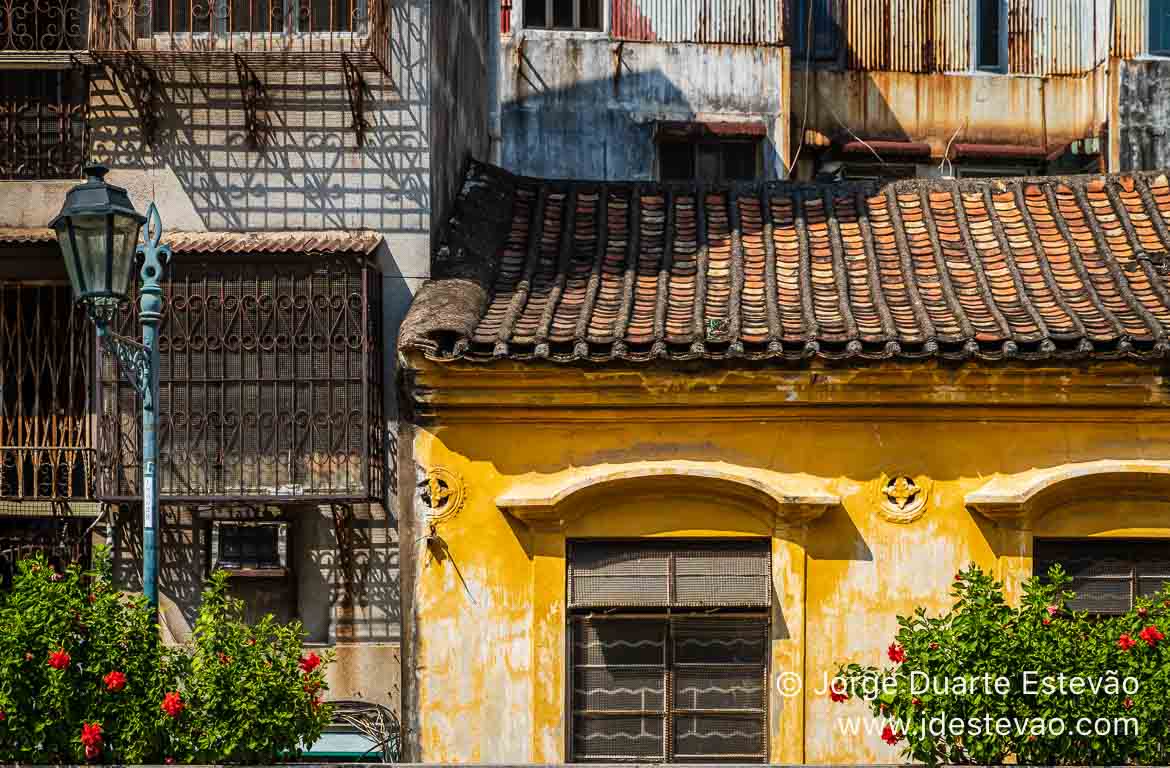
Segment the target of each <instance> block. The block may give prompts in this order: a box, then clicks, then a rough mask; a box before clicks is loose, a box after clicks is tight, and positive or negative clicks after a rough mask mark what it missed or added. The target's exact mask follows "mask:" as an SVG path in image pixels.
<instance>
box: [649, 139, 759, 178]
mask: <svg viewBox="0 0 1170 768" xmlns="http://www.w3.org/2000/svg"><path fill="white" fill-rule="evenodd" d="M759 144H760V143H759V141H756V140H746V139H730V140H723V141H709V140H701V141H661V142H659V143H658V177H659V179H661V180H662V181H703V182H706V183H710V184H717V183H721V182H730V181H752V180H753V179H755V178H757V176H758V175H759V171H758V168H759Z"/></svg>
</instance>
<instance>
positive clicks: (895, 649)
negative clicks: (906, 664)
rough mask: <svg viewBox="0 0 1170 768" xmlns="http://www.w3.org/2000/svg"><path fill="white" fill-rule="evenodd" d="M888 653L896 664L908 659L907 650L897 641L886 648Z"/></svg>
mask: <svg viewBox="0 0 1170 768" xmlns="http://www.w3.org/2000/svg"><path fill="white" fill-rule="evenodd" d="M886 655H887V656H889V657H890V661H892V662H894V663H895V664H901V663H902V662H903V661H905V660H906V651H905V649H903V648H902V646H900V645H898V644H897V643H890V647H889V648H887V649H886Z"/></svg>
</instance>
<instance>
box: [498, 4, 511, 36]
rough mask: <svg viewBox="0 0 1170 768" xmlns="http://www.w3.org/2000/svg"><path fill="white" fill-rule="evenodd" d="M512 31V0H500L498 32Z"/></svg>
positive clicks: (504, 33) (503, 33)
mask: <svg viewBox="0 0 1170 768" xmlns="http://www.w3.org/2000/svg"><path fill="white" fill-rule="evenodd" d="M511 32H512V0H500V34H502V35H507V34H510V33H511Z"/></svg>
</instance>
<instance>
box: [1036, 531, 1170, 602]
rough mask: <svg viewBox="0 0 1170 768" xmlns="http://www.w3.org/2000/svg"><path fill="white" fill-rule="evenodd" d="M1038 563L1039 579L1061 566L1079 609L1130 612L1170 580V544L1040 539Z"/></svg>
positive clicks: (1037, 544)
mask: <svg viewBox="0 0 1170 768" xmlns="http://www.w3.org/2000/svg"><path fill="white" fill-rule="evenodd" d="M1033 563H1034V564H1035V565H1034V569H1033V570H1034V573H1035V574H1037V575H1039V576H1046V575H1047V573H1048V570H1049V568H1051V567H1052V566H1053V565H1054V564H1056V563H1059V564H1060V565H1061V567H1063V568H1064V570H1065V571H1066V572H1067V573H1068V574H1069V575H1070V576H1072V577H1073V589H1074V590H1075V591H1076V593H1077V596H1076V598H1075V599H1074V600H1073V601H1072V603H1071V604H1070V606H1069V607H1070V608H1072V609H1073V610H1077V611H1089V612H1091V613H1100V614H1110V613H1125V612H1126V611H1128V610H1130V609H1131V608H1132V607H1133V604H1134V599H1135V598H1137V597H1141V596H1150V595H1154V594H1156V593H1157V592H1158V591H1159V590H1161V588H1162V585H1163V584H1164V583H1166V582H1170V541H1165V542H1163V541H1133V540H1129V539H1076V540H1070V539H1037V540H1036V542H1035V545H1034V547H1033Z"/></svg>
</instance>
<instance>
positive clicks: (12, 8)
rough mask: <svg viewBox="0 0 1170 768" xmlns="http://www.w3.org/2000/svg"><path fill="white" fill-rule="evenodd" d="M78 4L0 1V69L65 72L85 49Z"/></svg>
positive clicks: (55, 0)
mask: <svg viewBox="0 0 1170 768" xmlns="http://www.w3.org/2000/svg"><path fill="white" fill-rule="evenodd" d="M82 8H83V6H82V0H0V69H35V68H51V69H65V68H68V67H69V66H71V64H72V63H73V62H74V60H76V59H77V58H79V57H81V58H84V53H85V50H86V48H87V44H86V43H87V41H86V29H85V14H84V13H83V11H82Z"/></svg>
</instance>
